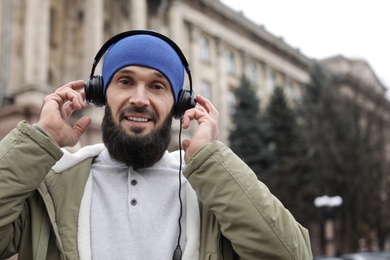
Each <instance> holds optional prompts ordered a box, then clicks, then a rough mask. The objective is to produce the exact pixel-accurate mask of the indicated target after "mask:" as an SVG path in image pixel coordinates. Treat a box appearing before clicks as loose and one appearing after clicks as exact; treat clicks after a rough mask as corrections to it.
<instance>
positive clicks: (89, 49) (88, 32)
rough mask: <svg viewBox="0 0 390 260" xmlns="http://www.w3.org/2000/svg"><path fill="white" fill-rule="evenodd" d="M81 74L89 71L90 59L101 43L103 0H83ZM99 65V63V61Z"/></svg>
mask: <svg viewBox="0 0 390 260" xmlns="http://www.w3.org/2000/svg"><path fill="white" fill-rule="evenodd" d="M84 4H85V8H84V10H85V16H84V17H85V18H84V21H85V22H84V39H83V55H84V57H83V63H82V66H83V75H88V76H89V74H90V72H91V66H92V61H93V59H94V57H95V55H96V53H97V52H98V50H99V49H100V48H101V46H102V45H103V41H104V39H103V35H104V28H103V24H104V0H85V2H84ZM99 65H100V66H101V64H100V63H99Z"/></svg>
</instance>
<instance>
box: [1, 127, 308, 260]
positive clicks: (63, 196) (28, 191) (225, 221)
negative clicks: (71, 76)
mask: <svg viewBox="0 0 390 260" xmlns="http://www.w3.org/2000/svg"><path fill="white" fill-rule="evenodd" d="M62 156H63V152H62V150H61V149H60V148H59V147H58V145H57V144H55V143H54V142H53V141H52V140H51V139H50V138H48V137H47V136H46V135H45V134H44V133H43V132H42V131H40V130H39V129H38V128H36V127H34V126H30V125H29V124H27V123H26V122H21V123H19V124H18V127H17V128H16V129H14V130H13V131H12V132H10V134H8V136H6V137H5V138H4V139H3V140H2V141H1V143H0V259H6V258H8V257H10V256H12V255H13V254H15V253H19V259H37V260H42V259H45V258H46V259H50V260H55V259H79V252H78V242H79V241H77V240H78V239H77V233H78V230H77V229H78V217H79V209H80V203H81V199H82V196H83V193H84V188H85V185H86V182H87V179H88V176H89V173H90V168H91V163H92V159H93V157H89V158H86V159H85V160H82V161H81V162H79V163H77V164H76V165H75V166H73V167H70V168H68V169H66V170H64V171H62V172H56V171H54V170H53V169H52V167H53V165H55V164H56V162H57V161H59V160H60V159H61V157H62ZM183 174H184V176H185V177H186V178H187V179H188V181H189V183H190V184H191V186H192V188H193V189H194V190H195V192H196V195H197V197H198V200H199V201H198V202H199V213H200V214H199V215H200V238H199V240H200V242H199V259H266V260H272V259H280V260H285V259H295V260H308V259H312V253H311V248H310V242H309V235H308V232H307V230H306V229H305V228H303V227H302V226H301V225H300V224H299V223H297V222H296V221H295V219H294V218H293V216H292V215H291V214H290V212H289V211H287V210H286V209H285V208H284V207H283V205H282V204H281V203H280V202H279V201H278V200H277V199H276V198H275V197H274V196H273V195H272V194H271V193H270V191H269V190H268V189H267V187H266V186H265V185H264V184H263V183H261V182H259V181H258V180H257V178H256V176H255V174H254V173H253V172H252V171H251V170H250V169H249V168H248V167H247V166H246V165H245V164H244V163H243V162H242V161H241V160H240V159H239V158H238V157H237V156H236V155H235V154H234V153H233V152H232V151H231V150H230V149H229V148H227V147H226V146H225V145H223V144H222V143H220V142H218V141H215V142H213V143H211V144H208V145H206V146H204V147H203V148H202V149H201V150H200V151H198V152H197V153H196V154H195V155H194V156H193V157H192V159H191V160H190V162H189V163H188V165H187V166H186V167H185V169H184V172H183Z"/></svg>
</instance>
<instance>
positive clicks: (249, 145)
mask: <svg viewBox="0 0 390 260" xmlns="http://www.w3.org/2000/svg"><path fill="white" fill-rule="evenodd" d="M235 96H236V106H235V113H234V115H233V117H232V121H233V123H234V129H233V130H232V131H231V132H230V133H229V142H230V147H231V149H232V150H233V151H234V152H235V153H236V154H237V155H238V156H240V157H241V158H242V159H243V160H244V162H245V163H246V164H248V166H249V167H250V168H251V169H252V170H253V171H254V172H255V173H256V175H257V176H258V178H259V179H261V178H265V176H266V175H267V172H268V169H269V168H270V167H271V164H272V152H271V151H270V149H269V148H268V143H269V133H268V127H267V124H266V123H265V122H264V120H262V119H261V114H260V100H259V99H258V98H257V95H256V93H255V92H254V90H253V88H252V87H251V84H250V82H249V80H248V79H247V78H246V77H245V76H242V77H241V80H240V86H239V87H238V88H237V89H236V90H235Z"/></svg>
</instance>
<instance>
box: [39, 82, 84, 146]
mask: <svg viewBox="0 0 390 260" xmlns="http://www.w3.org/2000/svg"><path fill="white" fill-rule="evenodd" d="M84 84H85V83H84V81H82V80H78V81H72V82H69V83H68V84H66V85H64V86H62V87H60V88H59V89H57V90H56V91H55V92H54V93H53V94H50V95H47V96H46V97H45V99H44V100H43V105H42V109H41V114H40V117H39V121H38V126H39V127H41V128H42V129H43V130H44V131H45V132H46V133H47V134H48V135H49V136H50V138H52V139H53V140H54V141H55V142H56V143H57V144H58V145H59V146H60V147H64V146H74V145H75V144H76V143H77V141H78V140H79V138H80V136H81V135H82V134H83V133H84V131H85V130H86V129H87V127H88V126H89V124H90V123H91V118H89V117H81V118H80V119H79V120H77V122H76V123H75V124H74V125H73V126H71V125H70V124H69V122H68V119H69V117H70V116H71V115H72V113H73V112H74V111H75V110H82V109H84V108H85V107H86V103H85V102H84V99H85V93H84V90H83V88H84Z"/></svg>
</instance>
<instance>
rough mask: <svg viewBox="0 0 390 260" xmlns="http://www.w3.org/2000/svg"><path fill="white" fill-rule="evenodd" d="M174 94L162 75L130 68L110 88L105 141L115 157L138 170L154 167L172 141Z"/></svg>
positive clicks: (153, 71)
mask: <svg viewBox="0 0 390 260" xmlns="http://www.w3.org/2000/svg"><path fill="white" fill-rule="evenodd" d="M172 105H173V95H172V91H171V87H170V84H169V82H168V80H167V79H166V78H165V77H164V76H163V75H161V74H160V73H159V72H157V71H156V70H153V69H149V68H144V67H135V66H129V67H126V68H123V69H121V70H120V71H118V72H117V73H116V74H115V75H114V77H113V79H112V81H111V83H110V85H109V87H108V88H107V106H106V110H105V115H104V118H103V123H102V135H103V142H104V144H105V145H106V147H107V149H108V151H109V153H110V155H111V157H112V158H113V159H115V160H116V161H119V162H122V163H125V164H126V165H127V166H129V167H133V168H134V169H140V168H146V167H150V166H152V165H153V164H154V163H156V162H157V161H158V160H160V159H161V157H162V156H163V155H164V152H165V151H166V149H167V147H168V145H169V142H170V140H171V139H170V138H171V125H172V114H171V108H172Z"/></svg>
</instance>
